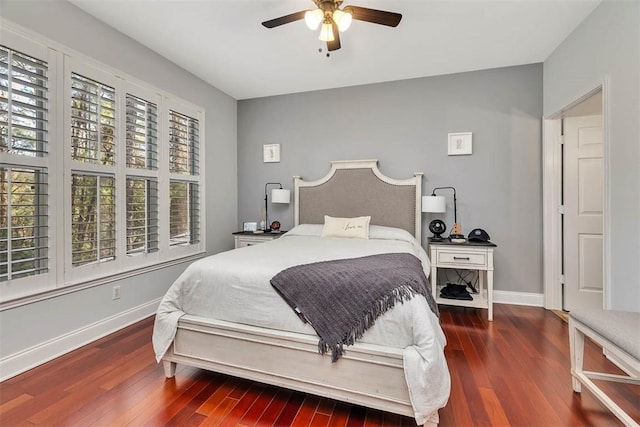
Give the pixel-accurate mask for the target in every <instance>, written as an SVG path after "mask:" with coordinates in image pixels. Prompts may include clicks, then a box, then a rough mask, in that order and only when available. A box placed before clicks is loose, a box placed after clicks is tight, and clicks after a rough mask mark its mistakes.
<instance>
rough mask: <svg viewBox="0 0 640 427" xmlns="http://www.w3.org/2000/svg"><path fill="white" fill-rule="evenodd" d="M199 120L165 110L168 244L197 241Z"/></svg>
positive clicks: (198, 228) (187, 243)
mask: <svg viewBox="0 0 640 427" xmlns="http://www.w3.org/2000/svg"><path fill="white" fill-rule="evenodd" d="M199 138H200V134H199V123H198V120H197V119H194V118H193V117H190V116H188V115H186V114H183V113H179V112H177V111H175V110H173V109H170V110H169V171H170V172H171V180H170V183H169V244H170V245H171V246H177V245H181V246H185V245H191V244H194V243H197V242H199V241H200V240H199V239H200V221H199V218H200V194H199V181H198V179H199Z"/></svg>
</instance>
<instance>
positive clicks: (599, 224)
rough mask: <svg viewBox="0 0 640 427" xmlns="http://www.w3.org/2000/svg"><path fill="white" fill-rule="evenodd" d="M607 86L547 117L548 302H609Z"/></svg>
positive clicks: (564, 305)
mask: <svg viewBox="0 0 640 427" xmlns="http://www.w3.org/2000/svg"><path fill="white" fill-rule="evenodd" d="M606 94H607V92H606V87H605V86H604V85H602V86H598V87H597V88H595V89H593V90H591V91H589V92H588V93H587V94H585V95H584V96H582V97H580V98H579V99H577V100H576V101H575V102H573V103H571V104H569V105H567V106H566V107H565V108H563V109H561V110H560V111H558V112H557V113H555V114H553V115H552V116H550V117H549V118H547V119H545V120H544V143H543V168H544V171H543V232H544V280H545V283H544V293H545V307H546V308H548V309H555V310H565V311H570V310H571V309H575V308H579V307H584V308H603V307H607V306H608V300H609V298H608V295H607V292H608V287H607V283H608V280H607V277H608V268H607V259H608V257H607V256H608V253H609V251H608V250H607V248H608V232H607V228H608V227H607V212H608V209H607V206H608V194H607V186H606V182H607V176H608V175H607V173H608V167H607V162H608V155H607V151H608V138H607V131H606V130H607V114H606V105H607V102H606Z"/></svg>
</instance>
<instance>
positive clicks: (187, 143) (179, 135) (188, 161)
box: [169, 110, 200, 175]
mask: <svg viewBox="0 0 640 427" xmlns="http://www.w3.org/2000/svg"><path fill="white" fill-rule="evenodd" d="M199 139H200V135H199V126H198V120H197V119H194V118H192V117H189V116H187V115H184V114H180V113H177V112H175V111H172V110H169V170H170V171H171V172H172V173H180V174H184V175H198V173H199V150H200V148H199V143H200V141H199Z"/></svg>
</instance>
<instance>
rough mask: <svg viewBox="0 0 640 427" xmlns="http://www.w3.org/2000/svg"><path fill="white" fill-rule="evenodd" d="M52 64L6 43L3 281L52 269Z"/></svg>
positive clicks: (1, 66) (0, 166)
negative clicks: (50, 203) (50, 84)
mask: <svg viewBox="0 0 640 427" xmlns="http://www.w3.org/2000/svg"><path fill="white" fill-rule="evenodd" d="M48 86H49V80H48V64H47V62H45V61H42V60H40V59H37V58H34V57H33V56H30V55H26V54H24V53H21V52H18V51H16V50H13V49H10V48H8V47H6V46H1V45H0V156H1V157H0V282H4V281H8V280H13V279H20V278H25V277H28V276H34V275H39V274H43V273H47V272H48V271H49V251H48V240H49V228H48V194H49V191H48V185H47V171H48V168H47V166H48V159H47V157H48V152H47V150H48V139H49V134H48V120H49V111H48V108H49V99H48V97H49V90H48Z"/></svg>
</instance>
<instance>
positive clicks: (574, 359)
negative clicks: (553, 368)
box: [569, 317, 584, 393]
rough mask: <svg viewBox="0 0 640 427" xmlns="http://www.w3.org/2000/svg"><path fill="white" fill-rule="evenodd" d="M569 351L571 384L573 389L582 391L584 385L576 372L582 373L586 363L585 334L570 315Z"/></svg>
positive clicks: (577, 391) (578, 391)
mask: <svg viewBox="0 0 640 427" xmlns="http://www.w3.org/2000/svg"><path fill="white" fill-rule="evenodd" d="M569 352H570V355H571V384H572V386H573V391H575V392H576V393H580V392H581V391H582V385H581V383H580V381H578V379H577V378H576V377H575V375H573V374H574V372H580V373H582V368H583V364H584V334H583V333H582V332H581V331H579V330H578V328H576V322H575V320H574V319H572V318H571V317H569Z"/></svg>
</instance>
